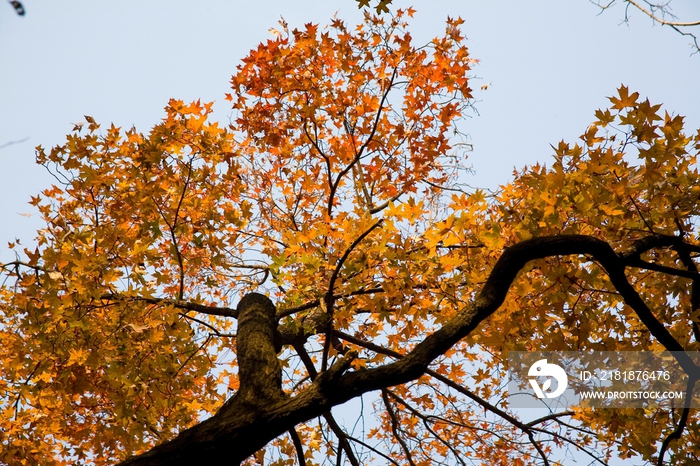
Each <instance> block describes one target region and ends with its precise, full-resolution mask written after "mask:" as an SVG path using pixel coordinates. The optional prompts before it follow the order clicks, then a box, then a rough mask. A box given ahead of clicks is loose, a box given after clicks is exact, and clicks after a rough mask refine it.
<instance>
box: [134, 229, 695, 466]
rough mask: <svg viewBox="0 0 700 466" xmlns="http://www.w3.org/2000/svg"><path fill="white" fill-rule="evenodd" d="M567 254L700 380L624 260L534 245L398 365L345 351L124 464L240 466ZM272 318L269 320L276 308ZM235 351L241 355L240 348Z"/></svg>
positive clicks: (585, 241)
mask: <svg viewBox="0 0 700 466" xmlns="http://www.w3.org/2000/svg"><path fill="white" fill-rule="evenodd" d="M566 255H586V256H589V257H591V258H593V259H594V260H595V261H597V262H598V264H600V265H601V266H602V268H603V269H604V270H605V271H606V272H607V274H608V276H609V278H610V280H611V282H612V284H613V286H614V287H615V288H616V289H617V291H618V292H619V293H620V295H621V296H622V297H623V299H624V302H625V303H626V304H627V305H628V306H630V307H631V308H632V309H633V310H634V311H635V312H636V313H637V315H638V316H639V318H640V320H641V321H642V322H643V323H644V324H645V325H646V326H647V327H648V328H649V330H650V332H651V333H652V335H654V337H655V338H656V339H657V340H658V341H659V342H660V343H661V344H662V345H663V346H664V347H665V348H666V349H668V350H669V351H674V352H677V353H676V354H674V356H675V357H676V359H677V360H678V362H679V364H680V365H681V367H682V368H683V369H684V370H685V372H686V373H688V374H689V375H690V377H691V378H695V379H696V380H697V372H698V371H697V369H698V368H697V366H696V365H695V363H694V362H693V361H692V359H691V358H690V357H689V355H688V354H686V353H685V352H684V349H683V347H682V345H681V344H680V343H678V341H676V340H675V339H674V338H673V336H672V335H671V334H670V333H669V332H668V330H667V329H666V328H665V327H664V326H663V324H662V323H660V322H659V321H658V320H657V319H656V317H655V316H654V315H653V313H652V311H651V310H650V309H649V308H648V307H647V305H646V303H645V302H644V301H643V300H642V298H641V297H640V296H639V294H638V293H637V292H636V291H635V290H634V288H633V287H632V286H631V285H630V283H629V282H628V281H627V277H626V276H625V261H624V258H623V257H622V256H620V255H618V254H616V253H615V251H614V250H613V249H612V247H611V246H610V245H609V244H608V243H606V242H605V241H602V240H600V239H597V238H594V237H591V236H584V235H560V236H551V237H542V238H533V239H529V240H526V241H523V242H521V243H518V244H516V245H513V246H511V247H509V248H507V249H505V250H504V251H503V254H502V255H501V257H500V259H499V260H498V261H497V262H496V265H495V266H494V268H493V269H492V270H491V273H490V274H489V277H488V279H487V280H486V283H485V284H484V285H483V287H482V289H481V291H480V292H479V293H478V295H477V296H476V298H475V299H473V300H472V301H471V302H470V303H469V304H467V305H466V306H465V307H464V309H463V310H461V311H460V312H459V313H457V314H456V315H455V316H454V317H452V318H451V319H450V320H449V321H448V322H447V323H445V324H444V325H443V326H442V327H441V328H440V329H438V330H437V331H435V332H433V333H432V334H430V335H429V336H427V337H426V338H425V339H424V340H423V341H422V342H421V343H419V344H418V345H416V346H415V347H414V348H413V350H412V351H410V352H409V353H407V354H406V355H405V356H404V357H403V358H401V359H400V360H398V361H395V362H392V363H389V364H386V365H383V366H379V367H375V368H371V369H358V370H349V369H350V365H351V362H352V361H353V359H354V358H355V357H356V356H357V353H355V352H353V351H351V352H348V353H347V355H345V356H343V357H341V358H339V359H338V361H336V362H335V363H334V364H333V365H332V366H331V367H330V368H329V369H328V370H327V371H325V372H321V373H320V374H319V375H318V376H317V377H316V378H315V380H314V382H313V383H312V384H311V385H310V386H309V387H307V388H306V389H304V390H303V391H301V392H300V393H298V394H297V395H296V396H293V397H282V398H279V399H277V400H275V399H268V401H266V402H263V403H258V404H256V405H255V406H250V405H248V406H245V405H243V406H239V409H236V410H232V409H221V410H219V412H218V413H217V414H216V415H214V416H213V417H211V418H209V419H207V420H205V421H203V422H201V423H200V424H198V425H196V426H194V427H192V428H190V429H187V430H185V431H183V432H182V433H180V435H178V436H177V437H176V438H175V439H173V440H171V441H170V442H166V443H164V444H161V445H159V446H157V447H155V448H154V449H152V450H151V451H149V452H147V453H145V454H143V455H140V456H139V457H136V458H132V459H130V460H127V461H125V462H124V463H122V465H123V466H127V465H128V466H137V465H139V466H145V465H149V466H157V465H183V466H184V465H186V464H189V463H190V462H192V461H201V460H202V459H203V458H207V457H209V458H214V457H221V455H225V456H226V457H227V458H229V459H230V461H231V462H232V463H233V462H234V461H242V460H244V459H245V458H247V457H248V456H250V455H251V454H253V453H254V452H255V451H257V450H259V449H260V448H262V447H263V446H264V445H266V444H267V443H268V442H269V441H271V440H272V439H274V438H276V437H278V436H279V435H282V434H283V433H284V432H287V431H288V430H289V429H290V428H291V427H293V426H295V425H297V424H299V423H302V422H305V421H308V420H310V419H313V418H316V417H318V416H321V415H323V413H325V412H328V411H329V410H330V409H331V408H332V407H333V406H337V405H340V404H342V403H344V402H346V401H348V400H351V399H353V398H355V397H358V396H360V395H362V394H364V393H367V392H369V391H374V390H382V389H385V388H387V387H390V386H394V385H400V384H403V383H406V382H410V381H412V380H415V379H417V378H419V377H420V376H421V375H423V374H425V373H426V371H427V370H428V368H429V365H430V364H431V363H432V361H433V360H435V359H436V358H437V357H439V356H441V355H443V354H444V353H445V352H446V351H447V350H449V349H450V348H451V347H452V346H454V345H455V344H456V343H458V342H459V341H460V340H461V339H462V338H464V337H466V336H467V335H469V334H470V333H471V332H473V331H474V330H475V329H476V328H477V327H478V326H479V324H480V323H481V322H483V321H484V320H485V319H486V318H488V317H489V316H490V315H492V314H493V313H494V312H496V311H497V310H498V308H499V307H500V306H501V304H502V303H503V301H504V300H505V298H506V295H507V293H508V290H509V288H510V286H511V284H512V283H513V281H514V280H515V278H516V276H517V275H518V273H519V272H520V271H521V270H522V269H523V268H524V267H525V266H526V265H527V263H528V262H530V261H532V260H535V259H544V258H547V257H554V256H566ZM244 300H245V298H244ZM272 312H273V314H272V315H273V317H274V309H273V311H272ZM239 332H240V325H239ZM238 350H239V352H240V351H242V348H241V347H240V345H239V348H238ZM263 377H264V376H263ZM241 387H242V385H241ZM535 430H538V431H539V429H536V428H535ZM550 434H555V433H551V432H550Z"/></svg>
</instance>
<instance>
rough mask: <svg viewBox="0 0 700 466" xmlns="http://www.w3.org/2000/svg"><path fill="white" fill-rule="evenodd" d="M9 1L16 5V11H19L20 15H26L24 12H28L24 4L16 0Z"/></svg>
mask: <svg viewBox="0 0 700 466" xmlns="http://www.w3.org/2000/svg"><path fill="white" fill-rule="evenodd" d="M8 1H9V2H10V5H12V6H13V7H15V11H16V12H17V14H18V15H20V16H24V14H25V13H26V10H25V9H24V7H23V6H22V4H21V3H20V2H18V1H16V0H8Z"/></svg>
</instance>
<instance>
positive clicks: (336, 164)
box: [0, 9, 700, 465]
mask: <svg viewBox="0 0 700 466" xmlns="http://www.w3.org/2000/svg"><path fill="white" fill-rule="evenodd" d="M412 14H413V11H412V10H410V9H409V10H406V11H399V12H397V14H396V15H395V16H394V17H392V18H390V19H389V18H385V19H383V18H378V17H373V16H369V15H368V16H367V17H366V20H365V23H364V24H362V25H360V26H358V27H357V28H356V29H354V30H350V29H348V27H347V26H346V25H345V24H344V23H343V22H342V21H340V20H338V19H335V20H333V22H332V24H331V25H330V27H329V28H328V29H326V30H323V31H320V30H319V28H318V26H316V25H313V24H307V25H306V26H305V28H304V29H302V30H291V31H290V30H289V29H288V27H287V25H286V24H285V23H282V30H281V31H274V32H275V38H274V39H272V40H269V41H268V42H267V43H265V44H260V45H259V46H258V48H257V49H255V50H252V51H251V52H250V54H249V55H248V56H247V57H246V58H245V59H244V60H243V63H242V65H241V66H240V67H239V68H238V70H237V72H236V74H235V75H234V76H233V77H232V81H231V83H232V89H233V90H232V93H231V94H230V95H229V96H228V99H229V100H230V101H231V102H232V105H233V109H234V112H235V114H234V119H233V121H232V123H231V124H230V125H229V126H228V127H221V126H220V125H219V124H217V123H216V122H211V121H209V115H210V114H211V107H212V106H211V104H202V103H200V102H194V103H191V104H185V103H183V102H181V101H176V100H172V101H171V102H170V103H169V105H168V107H167V108H166V116H165V118H164V119H163V121H162V123H160V124H158V125H156V126H155V127H154V128H153V129H152V130H151V131H150V132H148V133H145V134H144V133H139V132H137V131H136V130H135V129H130V130H127V131H123V130H121V129H120V128H117V127H114V126H111V127H109V128H108V129H106V130H101V129H100V125H99V124H98V123H97V122H95V121H94V119H93V118H91V117H87V116H86V117H85V118H86V122H85V124H81V125H76V127H75V128H74V131H73V132H72V133H71V134H70V135H69V136H68V138H67V141H66V143H65V144H64V145H62V146H58V147H54V148H53V149H51V150H48V151H47V150H45V149H43V148H41V147H40V148H38V151H37V160H38V162H39V163H40V164H42V165H44V166H45V167H46V168H47V169H49V170H50V171H51V172H52V173H53V174H54V176H55V177H56V180H57V182H56V184H55V185H54V186H53V187H52V188H50V189H47V190H45V191H44V192H43V193H42V194H41V195H40V196H36V197H33V198H32V200H31V203H32V204H33V205H35V206H37V207H38V209H39V211H40V212H41V215H42V216H43V219H44V221H45V222H46V227H45V228H44V229H42V230H40V231H39V232H38V237H37V244H38V246H37V247H36V248H35V249H34V250H31V249H30V248H23V247H22V246H21V244H20V243H19V242H16V243H12V244H10V247H11V248H13V249H14V250H15V251H17V259H16V260H15V261H13V262H10V263H6V264H2V269H3V271H4V275H5V281H4V284H3V286H2V288H0V293H1V295H0V296H1V299H0V306H1V307H0V309H1V310H0V312H2V322H3V324H2V326H1V327H0V341H2V345H0V374H1V377H0V390H1V393H2V398H1V399H2V400H3V404H2V405H0V410H2V415H1V416H0V442H1V444H2V449H0V462H4V463H10V464H17V462H18V458H20V459H21V460H19V461H20V463H21V462H22V461H23V462H24V464H65V463H69V464H75V463H76V462H91V463H95V464H113V463H116V462H119V461H121V463H120V464H123V465H146V464H148V465H157V464H169V465H170V464H189V463H191V462H192V461H193V460H197V459H207V460H210V461H211V460H218V462H221V463H223V462H226V463H227V464H228V463H232V464H237V463H240V462H244V461H248V462H249V463H250V462H253V461H255V460H257V461H258V462H259V463H260V464H262V463H263V461H264V459H263V458H268V459H269V458H270V457H271V456H272V457H273V458H274V459H275V461H276V462H275V463H274V464H295V463H297V462H298V463H302V464H311V463H312V462H318V461H320V460H319V458H324V457H327V458H329V459H328V461H333V462H336V463H337V464H341V463H343V462H348V463H350V464H362V463H368V462H369V461H370V460H369V458H375V459H376V460H379V461H386V462H388V463H392V464H404V463H407V464H441V463H450V464H452V463H460V464H465V462H466V459H465V458H482V459H483V460H484V461H488V462H489V463H490V464H532V463H538V462H539V463H542V464H550V462H549V461H550V460H549V459H548V457H549V455H550V454H551V450H552V449H551V444H552V443H554V444H564V443H567V444H570V445H573V446H574V447H575V448H578V449H579V450H580V451H582V452H584V453H586V454H588V455H590V456H591V457H593V458H597V459H599V460H600V461H601V462H604V461H605V460H606V459H607V458H609V457H610V455H612V454H613V453H616V454H618V455H622V456H623V457H624V456H626V455H634V454H639V455H642V456H643V457H644V458H646V459H649V460H652V459H654V458H656V459H657V460H658V462H659V463H660V464H661V463H662V462H663V460H664V458H670V459H671V460H672V461H673V462H674V463H682V462H684V461H691V460H693V459H695V458H697V456H698V455H699V454H700V452H699V451H698V446H697V444H698V443H697V441H696V436H697V435H698V431H699V426H698V419H697V415H696V413H695V412H691V411H690V410H689V409H683V410H676V411H644V410H633V409H629V410H622V411H619V410H616V411H611V410H575V411H566V412H560V413H553V414H552V415H550V416H546V417H544V418H542V419H540V420H537V421H534V422H528V423H524V422H523V421H520V420H519V419H518V418H517V417H516V416H515V415H514V414H513V413H512V412H511V411H510V410H509V409H508V407H507V404H506V403H505V402H504V400H500V399H499V398H501V397H502V396H503V395H504V394H503V391H502V390H501V389H499V388H498V387H500V386H501V382H502V378H503V373H504V367H503V364H502V360H503V356H504V355H505V354H506V353H507V352H508V351H512V350H516V349H520V350H534V349H538V350H541V349H549V350H566V349H575V350H590V349H600V348H606V349H609V350H642V349H667V350H673V351H678V353H676V354H677V355H678V356H677V357H678V362H679V364H681V366H682V367H683V369H684V370H685V371H686V372H687V373H688V374H690V376H691V377H690V380H691V384H690V386H689V390H691V391H692V389H693V388H694V382H695V380H696V377H697V369H698V368H697V366H696V365H695V363H694V362H693V361H692V359H691V358H690V357H689V356H688V354H687V353H686V351H692V350H696V349H697V347H698V343H697V340H698V338H699V335H700V329H699V328H698V314H699V313H700V274H699V273H698V270H697V257H698V253H700V241H698V228H697V220H698V215H699V203H698V200H699V198H700V182H699V181H700V180H698V171H697V154H698V151H699V150H700V133H698V134H695V135H691V136H688V135H686V134H685V133H684V132H683V131H684V130H683V118H682V117H680V116H674V115H669V114H667V113H666V114H663V115H662V114H661V110H660V109H661V107H660V106H659V105H652V104H651V103H649V101H648V100H641V99H640V98H639V95H638V94H636V93H630V92H629V90H628V89H627V88H626V87H624V86H623V87H621V88H620V89H619V91H618V95H617V96H615V97H611V98H610V100H611V108H610V109H607V110H599V111H597V112H596V116H595V118H596V120H595V122H594V123H593V124H592V125H591V126H590V127H589V128H588V129H587V130H586V131H585V133H584V134H583V136H582V141H581V143H580V144H576V145H571V144H566V143H564V142H562V143H560V144H559V145H558V146H557V147H556V148H555V156H554V162H553V163H552V166H551V167H550V168H547V167H545V166H540V165H537V166H534V167H526V168H524V169H523V170H522V171H521V172H518V173H516V174H515V177H514V179H513V181H511V182H510V183H507V184H505V185H504V186H502V188H501V189H500V190H499V191H498V192H497V193H489V192H486V191H483V190H479V189H476V190H474V189H471V188H468V187H466V186H465V185H464V184H463V181H464V179H463V177H462V175H463V174H464V173H463V172H464V171H465V170H466V168H465V166H464V162H465V157H466V152H467V151H468V149H469V146H468V144H466V143H465V141H464V138H463V137H462V133H461V132H460V128H461V121H462V120H463V119H464V117H465V116H466V112H467V111H469V107H470V106H471V105H472V100H471V90H470V88H469V81H470V78H469V69H470V66H471V65H472V64H473V62H474V60H473V59H472V58H471V57H470V56H469V55H468V53H467V49H466V47H465V46H464V44H463V36H462V35H461V32H460V30H459V26H460V24H461V20H460V19H449V20H448V22H447V27H446V32H445V35H444V36H442V37H439V38H436V39H434V40H433V41H431V42H430V43H428V44H426V45H424V46H421V47H416V46H414V45H413V44H412V41H411V36H410V33H409V32H408V30H407V24H406V22H405V19H406V16H411V15H412ZM669 297H672V299H669ZM234 303H237V304H236V305H235V307H234ZM476 358H479V359H480V361H479V364H478V367H475V366H474V360H475V359H476ZM222 386H225V387H228V393H222V392H221V387H222ZM370 392H374V393H378V396H377V399H376V403H375V409H376V412H377V414H378V421H377V422H378V425H377V427H374V428H372V429H371V430H370V431H369V432H366V433H365V434H364V435H363V436H359V435H356V434H355V433H353V430H352V426H350V425H342V423H341V422H340V421H339V420H338V419H337V418H336V415H335V413H334V411H333V408H334V407H336V406H338V405H340V404H342V403H344V402H346V401H348V400H351V399H353V398H356V397H359V396H361V395H363V394H366V393H370ZM203 418H206V419H205V420H202V419H203ZM630 426H634V429H631V428H629V427H630ZM655 442H658V443H660V445H658V446H656V447H655V446H654V445H655ZM132 454H135V455H137V456H133V457H130V458H127V457H129V455H132ZM253 458H255V460H254V459H253Z"/></svg>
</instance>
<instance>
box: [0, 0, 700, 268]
mask: <svg viewBox="0 0 700 466" xmlns="http://www.w3.org/2000/svg"><path fill="white" fill-rule="evenodd" d="M394 1H395V5H394V6H393V7H392V8H396V7H404V8H405V7H408V6H411V5H412V6H413V7H415V8H416V10H417V13H416V15H415V18H414V19H413V20H411V22H410V24H411V25H410V30H411V32H412V35H413V36H414V38H415V40H416V41H417V43H422V42H426V41H428V40H430V38H432V37H434V36H436V35H439V34H442V33H443V32H444V21H445V19H446V17H447V16H448V15H450V16H452V17H457V16H461V17H462V18H463V19H464V20H465V24H464V25H463V27H462V30H463V32H464V34H465V35H466V37H467V38H468V46H469V47H470V51H471V54H472V57H473V58H477V59H479V60H480V63H479V65H478V66H476V67H475V68H474V69H473V73H474V75H475V76H476V78H475V79H474V81H473V86H472V87H473V88H474V89H475V96H476V100H477V102H476V104H475V107H476V109H477V111H478V114H474V115H472V118H470V119H468V120H467V121H466V122H465V124H464V126H463V127H462V130H463V131H465V132H466V133H468V134H469V136H470V137H471V142H472V143H473V145H474V151H473V153H472V154H471V155H470V163H471V164H472V166H473V168H474V169H475V175H473V176H472V177H471V178H470V179H468V180H466V181H467V182H468V183H469V184H470V185H472V186H480V187H487V188H495V187H497V186H498V185H499V184H502V183H506V182H508V181H509V180H510V178H511V176H512V172H513V169H514V168H516V167H517V168H522V167H523V166H524V165H525V164H532V163H535V162H541V163H549V161H550V160H551V154H552V150H551V148H550V146H549V145H550V144H556V143H557V142H558V141H560V140H562V139H565V140H568V141H574V140H575V139H576V138H577V137H578V136H579V135H580V134H581V133H582V132H583V131H584V130H585V128H586V126H587V125H588V124H589V123H590V122H591V121H592V120H593V112H594V111H595V110H596V109H597V108H601V107H606V106H607V104H608V102H607V99H606V96H610V95H612V94H614V93H615V90H616V89H617V87H619V86H620V84H625V85H627V86H629V87H630V89H631V90H632V91H637V92H639V93H640V94H641V95H642V96H643V97H648V98H649V99H650V100H651V101H652V103H663V104H665V108H666V109H667V110H668V111H669V112H673V113H679V114H682V115H686V116H687V122H688V124H689V125H688V127H689V128H700V91H699V89H700V86H699V85H698V82H700V54H696V55H694V56H691V55H690V54H691V52H692V49H691V47H690V46H689V44H688V40H687V39H686V38H684V37H682V36H680V35H679V34H677V33H675V32H674V31H672V30H671V29H669V28H667V27H660V26H658V25H657V26H653V25H652V23H651V21H650V20H649V19H648V18H646V17H645V16H643V15H642V14H641V13H637V12H634V11H632V12H631V21H630V24H629V25H624V24H621V21H622V20H623V18H624V9H623V8H622V7H618V8H614V9H611V10H609V11H607V12H605V13H603V14H602V15H599V13H600V11H599V9H597V7H596V6H594V5H592V4H591V3H590V2H589V1H587V0H549V1H545V0H537V1H535V0H533V1H518V2H516V1H504V0H490V1H486V0H473V1H468V0H464V1H440V0H432V1H402V0H394ZM22 3H23V4H24V7H25V9H26V10H27V14H26V16H25V17H19V16H17V15H16V14H15V12H14V10H13V9H12V7H11V6H10V5H9V4H8V3H7V2H4V1H3V2H0V146H2V145H3V144H7V143H9V142H11V141H21V140H24V142H20V143H17V144H12V145H9V146H6V147H4V148H2V149H0V261H6V260H11V259H12V257H13V256H12V253H11V252H10V251H9V250H8V249H7V242H8V241H12V240H14V238H20V239H21V240H22V244H24V245H30V244H31V243H32V241H31V240H32V238H33V237H34V233H35V231H36V229H37V228H40V227H41V223H40V219H39V216H38V214H37V213H36V210H35V209H33V208H32V207H31V206H29V205H28V204H27V202H28V201H29V197H30V196H31V195H36V194H37V193H38V192H40V191H41V190H42V189H44V188H48V187H50V185H51V182H52V178H51V177H50V175H49V174H48V173H47V172H46V171H45V170H44V169H43V168H41V167H39V166H37V165H36V164H35V162H34V157H35V154H34V148H35V147H36V146H38V145H42V146H44V147H45V148H50V147H52V146H54V145H56V144H60V143H62V142H63V141H64V139H65V135H66V134H67V133H68V132H70V130H71V129H72V127H73V125H74V124H75V123H78V122H81V121H83V115H90V116H92V117H94V118H95V120H96V121H97V122H98V123H101V124H102V125H103V127H107V126H108V125H109V124H110V123H111V122H114V124H115V125H117V126H121V127H123V128H125V129H126V128H130V127H131V126H135V127H136V128H137V129H138V130H139V131H142V132H147V131H148V130H149V129H150V128H151V127H152V126H153V125H154V124H156V123H157V122H159V120H160V119H161V118H162V117H163V116H164V111H163V108H164V107H165V105H166V104H167V102H168V100H169V99H170V98H177V99H182V100H184V101H191V100H197V99H201V100H202V101H203V102H208V101H215V102H216V103H215V106H214V108H215V115H216V117H218V118H219V119H220V120H222V121H226V120H227V118H228V116H229V113H230V109H229V105H228V103H227V102H226V101H225V100H224V93H226V92H228V91H229V79H230V76H231V74H233V73H234V71H235V69H236V66H237V64H238V63H239V62H240V59H241V58H243V57H244V56H245V55H246V54H247V52H248V51H249V50H250V49H251V48H253V47H255V46H256V45H257V44H258V43H259V42H260V41H264V40H267V39H268V38H270V37H271V36H270V33H269V32H268V30H269V28H271V27H277V26H278V25H277V22H278V20H279V19H280V17H284V18H285V20H286V21H287V22H288V23H289V25H290V27H291V28H294V27H301V26H303V24H304V23H307V22H314V23H320V24H321V25H325V24H327V23H328V22H329V20H330V19H331V17H332V16H333V15H334V14H335V13H336V12H337V15H338V17H340V18H341V19H344V20H346V21H347V22H348V23H350V24H355V23H357V22H359V21H360V19H361V17H362V13H361V12H360V11H358V9H357V6H356V5H357V4H356V3H355V2H354V1H353V0H317V1H311V0H309V1H302V0H293V1H289V0H287V1H257V2H253V1H247V2H241V1H224V0H200V1H197V2H195V1H182V0H167V1H165V0H149V1H147V2H146V1H134V0H119V1H107V0H103V1H99V2H95V1H82V0H73V1H71V2H66V1H59V0H53V1H40V0H23V2H22ZM373 3H374V0H373ZM672 6H673V7H674V12H675V13H676V14H677V15H678V16H679V17H680V18H681V19H684V20H698V19H700V2H698V1H696V0H685V1H683V0H675V1H674V2H673V3H672ZM482 84H488V85H489V88H488V90H486V91H482V90H480V86H481V85H482ZM25 139H26V140H25Z"/></svg>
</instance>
